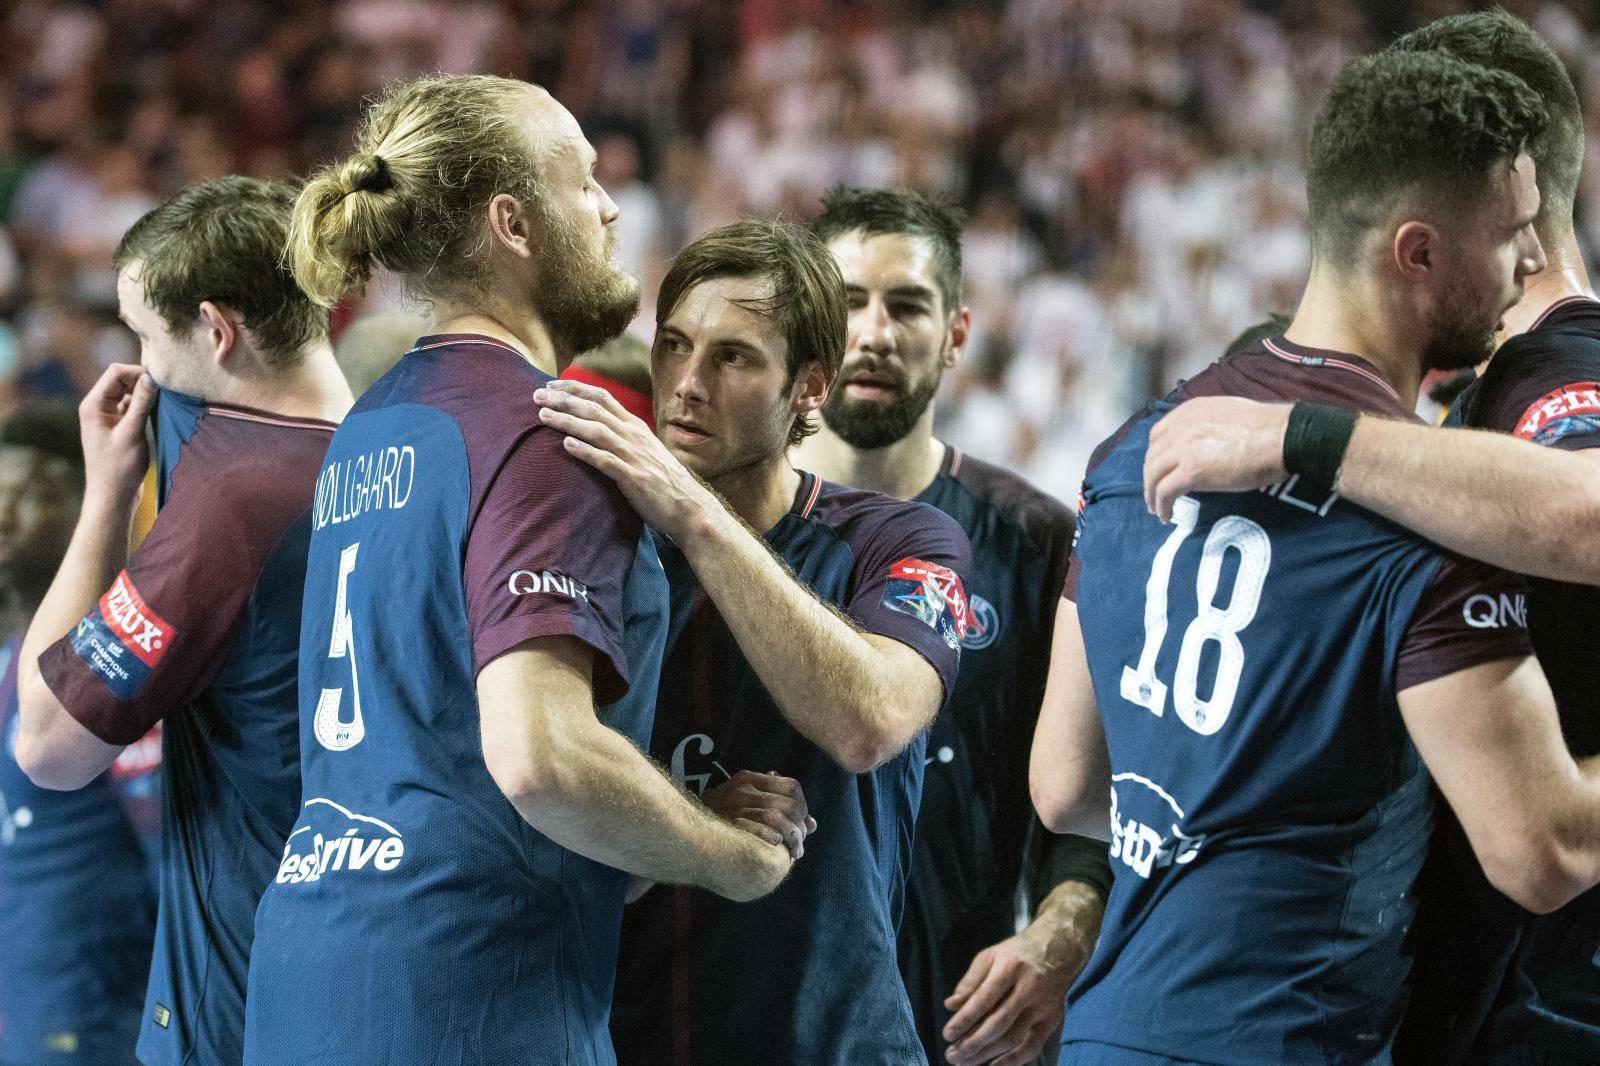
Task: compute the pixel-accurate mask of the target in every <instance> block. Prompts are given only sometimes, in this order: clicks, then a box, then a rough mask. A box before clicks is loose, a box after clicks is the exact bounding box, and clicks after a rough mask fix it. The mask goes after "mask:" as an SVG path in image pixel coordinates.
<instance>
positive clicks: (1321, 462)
mask: <svg viewBox="0 0 1600 1066" xmlns="http://www.w3.org/2000/svg"><path fill="white" fill-rule="evenodd" d="M1355 431H1356V416H1355V414H1353V413H1352V412H1350V411H1346V410H1345V409H1344V408H1342V407H1330V406H1328V405H1327V404H1321V403H1297V404H1295V405H1294V407H1293V408H1291V409H1290V411H1289V425H1288V428H1286V429H1285V430H1284V432H1283V468H1284V469H1285V470H1287V471H1288V472H1289V473H1291V474H1299V475H1300V476H1301V477H1303V478H1305V479H1306V480H1307V481H1311V482H1314V483H1315V484H1317V485H1323V486H1326V487H1328V488H1330V489H1332V488H1337V487H1338V484H1339V465H1340V464H1341V463H1343V462H1344V452H1345V449H1346V448H1348V447H1349V446H1350V435H1351V434H1352V433H1354V432H1355Z"/></svg>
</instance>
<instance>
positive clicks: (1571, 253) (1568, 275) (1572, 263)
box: [1495, 232, 1594, 346]
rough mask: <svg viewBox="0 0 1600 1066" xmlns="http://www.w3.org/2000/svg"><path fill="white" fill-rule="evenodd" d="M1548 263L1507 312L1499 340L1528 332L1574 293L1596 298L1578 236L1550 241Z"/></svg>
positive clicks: (1530, 280) (1566, 235)
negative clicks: (1546, 313) (1547, 312)
mask: <svg viewBox="0 0 1600 1066" xmlns="http://www.w3.org/2000/svg"><path fill="white" fill-rule="evenodd" d="M1545 254H1546V255H1547V256H1548V257H1549V263H1548V265H1547V266H1546V267H1545V268H1544V269H1543V270H1541V271H1539V273H1537V274H1534V275H1533V276H1531V277H1529V278H1528V279H1527V281H1526V282H1525V283H1524V286H1523V290H1522V299H1520V300H1518V301H1517V305H1516V306H1515V307H1513V308H1512V309H1511V310H1509V311H1507V312H1506V316H1505V319H1504V320H1503V321H1502V323H1501V324H1502V326H1503V328H1502V329H1501V330H1500V332H1499V333H1497V334H1495V342H1496V345H1497V346H1498V345H1499V344H1503V343H1505V341H1506V340H1507V339H1508V338H1511V337H1515V336H1516V335H1517V334H1519V333H1526V332H1527V331H1528V330H1530V329H1532V328H1533V324H1534V323H1535V322H1537V321H1539V319H1541V318H1543V317H1544V313H1545V312H1546V311H1548V310H1550V308H1551V307H1552V306H1553V305H1554V304H1557V303H1560V302H1561V301H1562V300H1565V299H1568V298H1570V297H1573V296H1587V297H1589V298H1590V299H1594V290H1593V289H1592V288H1590V287H1589V271H1588V270H1587V269H1586V268H1585V267H1584V265H1583V252H1582V251H1581V250H1580V249H1579V247H1578V238H1577V236H1576V235H1574V234H1573V233H1571V232H1568V233H1566V234H1565V235H1564V236H1562V237H1559V238H1557V239H1555V240H1553V241H1551V242H1550V244H1548V245H1547V246H1546V247H1545Z"/></svg>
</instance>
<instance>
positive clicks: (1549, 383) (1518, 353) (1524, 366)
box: [1466, 328, 1600, 446]
mask: <svg viewBox="0 0 1600 1066" xmlns="http://www.w3.org/2000/svg"><path fill="white" fill-rule="evenodd" d="M1473 392H1474V395H1473V397H1472V401H1471V404H1470V406H1469V407H1468V408H1467V409H1466V415H1467V418H1466V421H1467V424H1469V425H1471V426H1474V427H1476V428H1479V429H1493V430H1498V431H1500V432H1502V433H1512V434H1514V435H1516V436H1518V437H1521V438H1523V439H1524V440H1531V441H1534V442H1535V443H1539V444H1557V443H1561V444H1563V445H1564V446H1567V445H1574V444H1578V443H1580V442H1581V443H1583V444H1584V446H1591V445H1592V442H1593V439H1594V438H1595V437H1596V435H1597V432H1600V335H1596V334H1594V333H1591V332H1580V331H1576V330H1568V329H1559V328H1544V329H1537V330H1531V331H1529V332H1527V333H1523V334H1520V335H1519V336H1516V337H1512V338H1511V339H1510V340H1508V341H1506V343H1505V344H1504V345H1502V346H1501V348H1500V350H1499V351H1498V352H1497V353H1496V354H1495V357H1494V360H1493V361H1492V362H1491V363H1490V364H1489V369H1488V370H1487V371H1486V372H1485V373H1484V375H1483V377H1482V379H1480V380H1479V381H1478V382H1476V383H1475V384H1474V386H1473Z"/></svg>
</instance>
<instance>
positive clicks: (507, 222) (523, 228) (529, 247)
mask: <svg viewBox="0 0 1600 1066" xmlns="http://www.w3.org/2000/svg"><path fill="white" fill-rule="evenodd" d="M488 222H489V236H490V237H491V238H492V239H493V240H494V241H495V243H496V244H499V245H500V246H501V247H502V248H504V249H505V250H506V251H508V252H510V253H511V254H512V255H514V256H516V257H517V258H519V259H528V258H531V257H532V256H533V253H534V243H533V225H532V220H531V219H530V218H529V217H528V209H527V208H526V207H524V206H523V204H522V201H521V200H518V199H517V198H516V197H515V196H512V195H511V194H510V193H504V192H503V193H500V194H499V195H498V196H496V197H495V198H494V199H493V200H490V201H489V219H488Z"/></svg>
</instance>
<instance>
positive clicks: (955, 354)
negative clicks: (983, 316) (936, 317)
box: [944, 307, 972, 370]
mask: <svg viewBox="0 0 1600 1066" xmlns="http://www.w3.org/2000/svg"><path fill="white" fill-rule="evenodd" d="M971 331H972V311H971V310H970V309H969V308H967V307H960V308H957V309H956V311H955V313H954V314H952V315H951V316H950V343H949V345H948V346H947V348H946V351H945V353H944V368H945V369H946V370H949V369H950V368H951V367H953V366H955V365H956V363H958V362H960V361H961V353H962V352H963V351H965V350H966V346H967V337H968V335H969V334H970V333H971Z"/></svg>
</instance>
